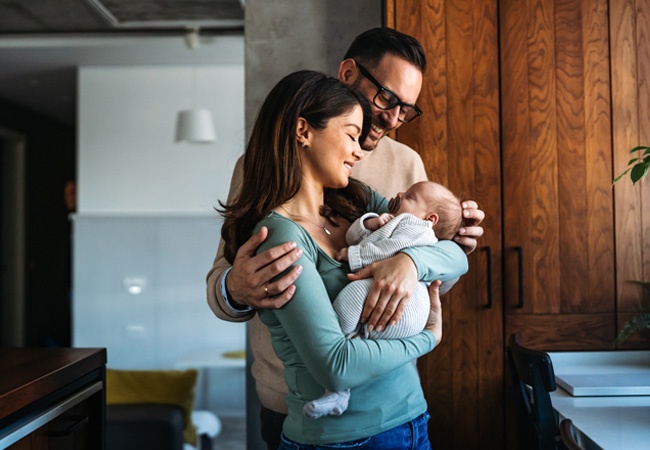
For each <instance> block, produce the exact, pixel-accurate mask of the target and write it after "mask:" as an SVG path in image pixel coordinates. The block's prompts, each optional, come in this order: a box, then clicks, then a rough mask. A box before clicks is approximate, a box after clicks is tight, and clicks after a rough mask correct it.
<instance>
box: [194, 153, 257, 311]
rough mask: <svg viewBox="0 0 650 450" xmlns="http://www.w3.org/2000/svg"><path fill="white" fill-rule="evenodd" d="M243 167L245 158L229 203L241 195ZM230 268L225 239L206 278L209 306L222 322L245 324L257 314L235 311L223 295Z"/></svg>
mask: <svg viewBox="0 0 650 450" xmlns="http://www.w3.org/2000/svg"><path fill="white" fill-rule="evenodd" d="M243 167H244V158H243V157H240V158H239V159H238V160H237V164H235V169H234V170H233V173H232V178H231V180H230V191H229V192H228V203H230V202H231V201H232V199H233V198H234V197H235V196H236V195H237V194H239V190H240V189H241V182H242V178H243V171H244V168H243ZM230 267H231V266H230V263H229V262H228V261H226V258H225V257H224V241H223V239H219V248H218V250H217V255H216V256H215V258H214V263H213V264H212V268H211V269H210V271H209V272H208V275H207V277H206V287H207V298H208V305H209V306H210V309H212V312H213V313H214V314H215V315H216V316H217V317H218V318H220V319H222V320H227V321H228V322H244V321H247V320H249V319H252V318H253V316H254V315H255V312H254V311H251V310H246V311H237V310H235V309H234V308H233V307H232V306H231V305H230V303H228V299H227V298H225V297H224V295H223V293H222V286H223V283H224V281H225V280H224V278H225V276H226V274H227V270H228V269H229V268H230Z"/></svg>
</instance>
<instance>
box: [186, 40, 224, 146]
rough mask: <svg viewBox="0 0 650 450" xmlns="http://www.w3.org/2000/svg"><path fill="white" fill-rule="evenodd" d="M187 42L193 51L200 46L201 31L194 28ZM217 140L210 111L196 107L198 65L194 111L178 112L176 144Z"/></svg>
mask: <svg viewBox="0 0 650 450" xmlns="http://www.w3.org/2000/svg"><path fill="white" fill-rule="evenodd" d="M185 42H186V44H187V46H188V48H190V49H191V50H192V51H195V50H196V48H197V47H198V44H199V30H198V28H194V29H192V30H190V31H189V32H188V33H187V35H186V36H185ZM216 140H217V133H216V132H215V131H214V119H213V118H212V112H211V111H210V110H209V109H205V108H197V107H196V65H195V64H194V66H193V67H192V109H184V110H182V111H179V112H178V116H177V118H176V142H183V141H185V142H191V143H209V142H214V141H216Z"/></svg>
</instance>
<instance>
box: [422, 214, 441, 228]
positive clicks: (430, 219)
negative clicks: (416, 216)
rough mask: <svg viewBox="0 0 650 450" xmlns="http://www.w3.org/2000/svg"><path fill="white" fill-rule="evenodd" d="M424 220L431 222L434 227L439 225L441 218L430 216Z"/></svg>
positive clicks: (436, 215)
mask: <svg viewBox="0 0 650 450" xmlns="http://www.w3.org/2000/svg"><path fill="white" fill-rule="evenodd" d="M424 220H428V221H429V222H431V226H434V225H435V224H437V223H438V220H440V217H438V214H433V213H432V214H429V215H428V216H426V217H425V218H424Z"/></svg>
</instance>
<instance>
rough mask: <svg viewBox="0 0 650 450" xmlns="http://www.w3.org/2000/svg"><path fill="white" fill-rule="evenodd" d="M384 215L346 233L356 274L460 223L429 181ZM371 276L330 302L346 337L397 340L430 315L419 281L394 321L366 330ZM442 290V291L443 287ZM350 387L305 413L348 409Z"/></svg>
mask: <svg viewBox="0 0 650 450" xmlns="http://www.w3.org/2000/svg"><path fill="white" fill-rule="evenodd" d="M388 211H389V213H388V214H381V215H377V214H375V213H368V214H365V215H363V216H361V218H359V219H357V220H356V221H355V222H354V223H353V224H352V225H351V226H350V228H349V229H348V232H347V234H346V236H345V238H346V241H347V243H348V244H350V246H349V247H347V248H344V249H342V250H341V251H340V252H339V254H338V259H339V260H342V261H348V262H349V265H350V269H351V270H352V271H354V272H356V271H358V270H359V269H361V268H363V267H365V266H367V265H368V264H371V263H373V262H376V261H379V260H382V259H385V258H389V257H391V256H394V255H396V254H397V253H398V252H399V251H400V250H402V249H404V248H406V247H412V246H419V245H432V244H435V243H436V242H438V239H451V238H453V237H454V236H455V235H456V233H457V232H458V229H459V228H460V227H461V224H462V212H463V208H462V206H461V204H460V201H459V200H458V198H456V196H455V195H454V194H452V193H451V191H449V190H448V189H447V188H445V187H444V186H442V185H440V184H437V183H434V182H432V181H422V182H419V183H415V184H414V185H412V186H411V187H409V188H408V190H407V191H406V192H400V193H398V194H397V195H396V196H395V197H394V198H392V199H391V200H390V201H389V202H388ZM372 282H373V280H372V279H364V280H358V281H353V282H352V283H350V284H348V285H347V286H346V287H345V288H343V289H342V290H341V292H340V293H339V294H338V295H337V297H336V299H335V300H334V310H335V311H336V313H337V315H338V318H339V323H340V324H341V329H342V330H343V333H344V334H345V335H346V337H348V338H353V337H357V336H358V337H362V338H366V339H399V338H404V337H408V336H413V335H414V334H417V333H419V332H420V331H422V329H423V328H424V326H425V325H426V322H427V319H428V317H429V308H430V305H429V291H428V286H427V284H425V283H418V286H417V289H416V290H415V292H414V293H413V296H412V297H411V299H410V300H409V302H408V305H407V306H406V309H405V311H404V314H403V315H402V318H401V319H400V321H399V322H398V323H396V324H395V325H389V326H388V327H386V329H385V330H382V331H377V330H369V329H367V328H366V326H365V325H363V324H361V323H360V320H359V319H360V317H361V311H362V310H363V304H364V302H365V300H366V297H367V295H368V293H369V292H370V288H371V286H372ZM441 292H442V291H441ZM349 398H350V390H349V389H348V390H345V391H337V392H331V391H326V392H325V394H324V395H323V396H322V397H320V398H318V399H316V400H312V401H311V402H309V403H307V404H306V405H305V406H304V407H303V414H304V415H305V416H306V417H309V418H312V419H317V418H319V417H321V416H323V415H340V414H342V413H343V412H344V411H345V410H346V409H347V407H348V401H349Z"/></svg>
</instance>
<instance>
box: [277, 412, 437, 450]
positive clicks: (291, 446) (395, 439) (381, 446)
mask: <svg viewBox="0 0 650 450" xmlns="http://www.w3.org/2000/svg"><path fill="white" fill-rule="evenodd" d="M430 417H431V416H430V415H429V413H428V412H425V413H424V414H422V415H421V416H418V417H416V418H415V419H413V420H411V421H410V422H406V423H405V424H402V425H399V426H396V427H395V428H391V429H390V430H388V431H384V432H383V433H379V434H376V435H374V436H370V437H367V438H363V439H358V440H356V441H349V442H340V443H338V444H326V445H310V444H299V443H297V442H294V441H292V440H291V439H289V438H288V437H286V436H285V435H284V433H282V436H281V437H280V448H279V449H278V450H334V449H336V450H341V449H354V450H401V449H404V450H431V444H430V443H429V433H428V431H427V422H428V421H429V418H430Z"/></svg>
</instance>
